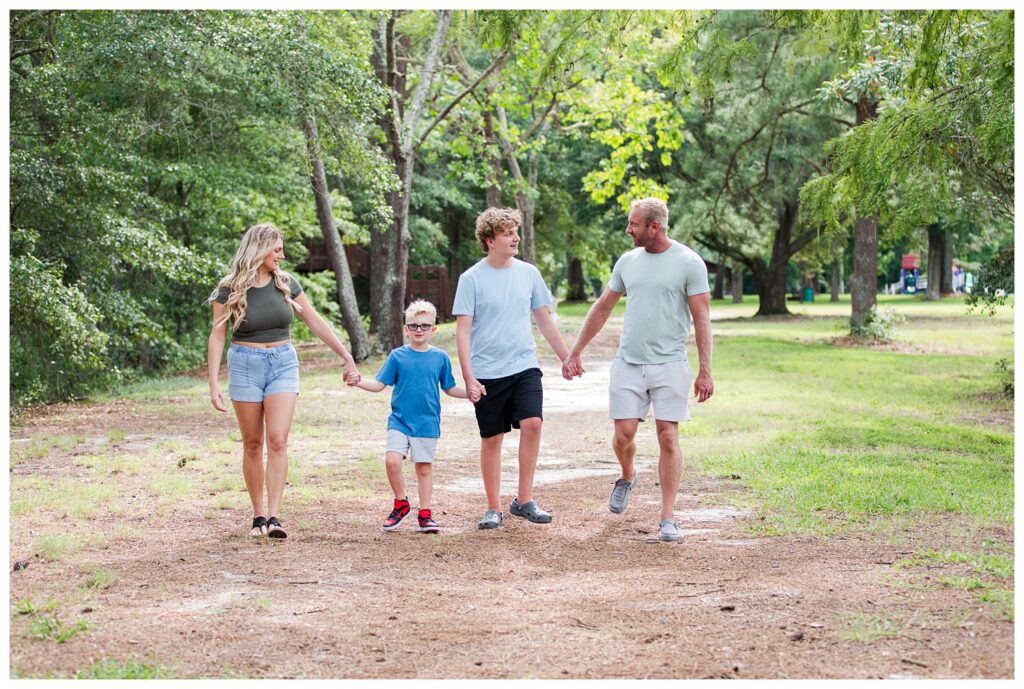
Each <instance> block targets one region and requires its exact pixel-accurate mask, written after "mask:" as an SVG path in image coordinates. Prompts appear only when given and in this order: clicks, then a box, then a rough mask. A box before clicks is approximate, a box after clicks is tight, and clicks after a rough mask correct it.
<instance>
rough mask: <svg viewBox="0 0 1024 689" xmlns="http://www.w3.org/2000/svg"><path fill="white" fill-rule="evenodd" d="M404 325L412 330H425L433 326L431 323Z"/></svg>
mask: <svg viewBox="0 0 1024 689" xmlns="http://www.w3.org/2000/svg"><path fill="white" fill-rule="evenodd" d="M405 327H406V328H408V329H409V330H411V331H412V332H416V331H419V332H426V331H428V330H430V329H431V328H433V327H434V324H433V323H406V324H405Z"/></svg>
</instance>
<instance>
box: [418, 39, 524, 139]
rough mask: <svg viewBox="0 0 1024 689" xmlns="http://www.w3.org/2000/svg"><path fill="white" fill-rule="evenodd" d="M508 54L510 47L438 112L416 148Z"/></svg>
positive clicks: (503, 61) (501, 64)
mask: <svg viewBox="0 0 1024 689" xmlns="http://www.w3.org/2000/svg"><path fill="white" fill-rule="evenodd" d="M508 56H509V51H508V49H505V50H504V51H503V52H502V53H501V55H499V56H498V57H496V58H495V59H494V62H492V63H491V64H490V65H489V66H488V67H487V69H485V70H484V71H483V72H481V73H480V76H479V77H477V79H476V81H474V82H473V83H472V84H470V85H469V86H467V87H466V89H465V90H464V91H463V92H462V93H460V94H459V95H458V96H456V97H455V99H454V100H453V101H452V102H451V103H449V104H448V107H446V108H445V109H444V110H442V111H441V112H440V113H439V114H438V116H437V117H435V118H434V121H433V122H431V123H430V126H428V127H427V130H426V131H425V132H423V136H421V137H420V139H419V141H417V142H416V145H415V146H414V147H413V149H414V150H415V149H419V147H420V146H422V145H423V142H424V141H426V139H427V135H428V134H430V132H431V131H433V129H434V127H436V126H437V125H438V124H440V123H441V121H442V120H444V118H446V117H447V116H448V113H450V112H451V111H452V108H454V107H455V106H456V105H458V104H459V101H461V100H462V99H463V98H465V97H466V96H467V95H469V94H470V93H472V92H473V91H474V90H475V89H476V87H477V86H479V85H480V83H481V82H482V81H484V80H485V79H486V78H487V77H489V76H490V75H491V73H492V72H494V71H495V70H496V69H498V68H500V67H502V66H503V65H504V64H505V61H506V60H508Z"/></svg>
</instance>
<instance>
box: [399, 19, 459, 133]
mask: <svg viewBox="0 0 1024 689" xmlns="http://www.w3.org/2000/svg"><path fill="white" fill-rule="evenodd" d="M451 23H452V10H438V11H437V25H436V26H435V27H434V36H433V38H431V39H430V48H429V49H428V50H427V56H426V58H424V60H423V69H422V70H421V71H420V80H419V83H418V84H416V91H415V92H413V96H412V99H411V100H410V105H409V109H408V110H406V111H405V119H404V120H403V122H402V130H403V131H402V146H403V148H404V147H408V148H413V149H415V148H419V144H416V145H415V146H414V145H413V142H414V141H415V138H416V123H417V122H419V120H420V116H421V115H422V114H423V107H424V106H425V105H426V103H427V95H428V93H429V91H430V85H431V84H432V83H433V81H434V74H435V73H436V72H437V63H438V61H439V60H440V57H441V46H442V45H444V39H445V36H447V35H448V27H449V26H450V25H451ZM445 114H447V113H445ZM437 122H438V120H435V121H434V124H436V123H437ZM433 127H434V125H431V129H432V128H433ZM427 131H428V133H429V131H430V130H429V129H428V130H427ZM422 142H423V139H420V143H422Z"/></svg>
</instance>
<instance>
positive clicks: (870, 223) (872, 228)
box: [850, 218, 878, 328]
mask: <svg viewBox="0 0 1024 689" xmlns="http://www.w3.org/2000/svg"><path fill="white" fill-rule="evenodd" d="M877 292H878V221H877V219H876V218H860V219H859V220H857V224H856V225H855V226H854V228H853V274H852V275H850V303H851V304H852V305H853V313H852V316H851V322H852V325H853V327H854V328H857V327H859V326H860V325H861V324H862V323H863V322H864V317H865V316H866V315H867V314H868V312H869V311H871V307H873V306H874V305H875V304H876V303H877V299H876V296H877Z"/></svg>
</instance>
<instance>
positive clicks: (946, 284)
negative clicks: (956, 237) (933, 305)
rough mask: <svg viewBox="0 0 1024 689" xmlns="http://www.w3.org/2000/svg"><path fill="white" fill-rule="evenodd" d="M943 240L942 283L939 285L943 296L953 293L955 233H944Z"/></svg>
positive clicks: (947, 231)
mask: <svg viewBox="0 0 1024 689" xmlns="http://www.w3.org/2000/svg"><path fill="white" fill-rule="evenodd" d="M943 235H944V236H943V238H942V281H941V283H940V285H939V292H940V293H942V294H952V293H953V232H952V231H950V230H949V229H946V230H944V231H943Z"/></svg>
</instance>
